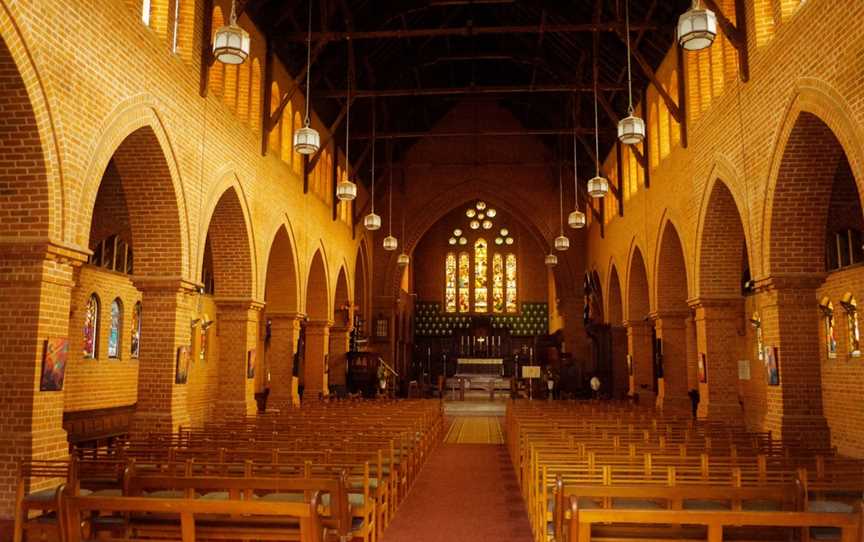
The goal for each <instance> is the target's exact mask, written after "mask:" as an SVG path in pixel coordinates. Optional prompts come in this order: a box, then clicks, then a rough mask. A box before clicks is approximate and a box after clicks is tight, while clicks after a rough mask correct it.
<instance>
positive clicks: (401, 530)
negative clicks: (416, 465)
mask: <svg viewBox="0 0 864 542" xmlns="http://www.w3.org/2000/svg"><path fill="white" fill-rule="evenodd" d="M484 540H486V541H491V540H495V541H497V542H531V527H530V525H529V523H528V515H527V513H526V512H525V506H524V504H523V503H522V496H521V495H520V494H519V486H518V485H517V483H516V477H515V475H514V473H513V467H512V465H511V464H510V458H509V456H508V455H507V450H506V448H505V447H504V446H502V445H494V444H442V445H441V446H439V447H438V449H437V450H435V451H434V452H433V453H432V457H430V458H429V460H428V461H427V463H426V465H425V466H424V467H423V471H422V472H421V473H420V478H419V479H418V480H417V482H416V483H415V484H414V487H413V488H412V489H411V493H410V494H409V495H408V498H407V499H406V500H405V502H403V503H402V505H401V506H400V507H399V511H398V512H397V513H396V518H395V519H394V520H393V522H392V523H391V524H390V526H389V527H388V528H387V531H386V532H385V533H384V541H383V542H463V541H465V542H469V541H470V542H478V541H484Z"/></svg>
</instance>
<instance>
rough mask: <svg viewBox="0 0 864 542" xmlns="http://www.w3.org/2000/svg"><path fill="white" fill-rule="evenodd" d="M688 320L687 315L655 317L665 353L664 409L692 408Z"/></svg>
mask: <svg viewBox="0 0 864 542" xmlns="http://www.w3.org/2000/svg"><path fill="white" fill-rule="evenodd" d="M687 316H688V313H687V312H686V311H685V312H673V311H664V312H658V313H656V314H655V315H654V317H655V318H656V319H655V321H654V327H655V329H656V331H657V338H658V339H660V340H661V344H662V349H663V388H664V390H665V395H664V398H663V405H661V406H663V407H672V408H676V409H685V410H686V409H689V408H690V399H689V397H688V396H687V328H686V324H685V319H686V318H687Z"/></svg>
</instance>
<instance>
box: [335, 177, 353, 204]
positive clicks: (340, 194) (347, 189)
mask: <svg viewBox="0 0 864 542" xmlns="http://www.w3.org/2000/svg"><path fill="white" fill-rule="evenodd" d="M336 197H337V198H339V201H352V200H353V199H354V198H356V197H357V185H356V184H354V183H352V182H351V181H349V180H348V179H342V180H341V181H339V184H337V185H336Z"/></svg>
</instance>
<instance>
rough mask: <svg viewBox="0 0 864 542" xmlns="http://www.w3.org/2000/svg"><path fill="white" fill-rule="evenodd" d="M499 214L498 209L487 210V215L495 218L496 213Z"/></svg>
mask: <svg viewBox="0 0 864 542" xmlns="http://www.w3.org/2000/svg"><path fill="white" fill-rule="evenodd" d="M497 214H498V211H496V210H495V209H489V210H487V211H486V216H488V217H489V218H495V215H497Z"/></svg>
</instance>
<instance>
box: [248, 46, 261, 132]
mask: <svg viewBox="0 0 864 542" xmlns="http://www.w3.org/2000/svg"><path fill="white" fill-rule="evenodd" d="M249 119H251V121H252V122H251V123H250V124H251V125H252V131H253V132H255V133H256V134H257V133H258V130H259V129H260V127H261V63H259V62H258V59H257V58H255V59H253V60H252V83H251V88H250V89H249Z"/></svg>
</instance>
